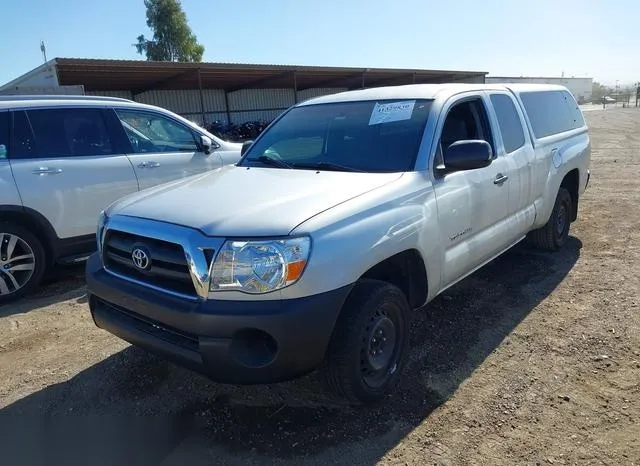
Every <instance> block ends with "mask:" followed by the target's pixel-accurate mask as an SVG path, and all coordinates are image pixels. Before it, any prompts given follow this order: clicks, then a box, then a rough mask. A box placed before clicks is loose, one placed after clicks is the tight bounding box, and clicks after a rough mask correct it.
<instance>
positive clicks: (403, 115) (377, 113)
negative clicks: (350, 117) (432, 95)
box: [369, 100, 416, 126]
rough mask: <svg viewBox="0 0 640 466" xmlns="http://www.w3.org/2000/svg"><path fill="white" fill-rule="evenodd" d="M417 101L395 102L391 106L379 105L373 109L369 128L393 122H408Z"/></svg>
mask: <svg viewBox="0 0 640 466" xmlns="http://www.w3.org/2000/svg"><path fill="white" fill-rule="evenodd" d="M415 104H416V101H415V100H405V101H403V102H393V103H391V104H378V103H376V106H375V107H373V112H371V118H370V119H369V126H371V125H378V124H380V123H390V122H392V121H401V120H408V119H409V118H411V114H412V113H413V106H414V105H415Z"/></svg>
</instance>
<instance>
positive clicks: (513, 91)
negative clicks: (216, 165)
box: [86, 84, 591, 403]
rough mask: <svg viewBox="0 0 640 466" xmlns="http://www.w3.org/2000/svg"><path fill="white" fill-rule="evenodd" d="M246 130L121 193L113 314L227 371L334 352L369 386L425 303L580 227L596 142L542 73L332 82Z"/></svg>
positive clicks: (104, 268) (133, 338) (144, 338)
mask: <svg viewBox="0 0 640 466" xmlns="http://www.w3.org/2000/svg"><path fill="white" fill-rule="evenodd" d="M244 148H245V150H246V152H244V155H243V157H242V159H241V160H240V162H239V163H238V164H237V165H235V166H227V167H223V168H222V169H220V170H217V171H215V172H211V173H207V174H204V175H199V176H196V177H191V178H189V179H187V180H180V181H176V182H174V183H172V184H171V185H170V186H169V185H165V186H163V187H160V188H153V189H150V190H148V191H146V192H145V193H138V194H133V195H130V196H127V197H126V198H123V199H120V200H119V201H117V202H115V203H114V204H113V205H111V206H110V207H109V208H108V209H106V210H105V212H104V213H103V214H102V216H101V220H100V221H99V225H98V242H99V247H98V252H96V253H95V254H94V255H92V256H91V258H90V259H89V261H88V262H87V266H86V270H87V274H86V276H87V285H88V290H89V306H90V309H91V313H92V316H93V319H94V321H95V323H96V325H98V326H99V327H101V328H104V329H106V330H108V331H109V332H111V333H113V334H115V335H117V336H119V337H121V338H123V339H125V340H127V341H129V342H131V343H133V344H136V345H139V346H140V347H143V348H147V349H149V350H151V351H154V352H158V353H161V354H164V355H165V356H167V357H168V358H171V359H173V360H174V361H177V362H179V363H180V364H183V365H185V366H187V367H190V368H193V369H195V370H197V371H200V372H203V373H204V374H206V375H208V376H209V377H211V378H212V379H214V380H218V381H221V382H227V383H245V384H251V383H267V382H276V381H282V380H287V379H290V378H294V377H297V376H300V375H302V374H305V373H307V372H309V371H312V370H314V369H316V368H322V371H323V373H324V374H325V376H326V380H327V382H328V384H329V386H330V387H332V388H333V389H334V390H335V391H336V392H337V393H338V394H340V395H342V396H344V397H345V398H346V399H347V400H349V401H351V402H354V403H368V402H373V401H376V400H378V399H380V398H382V397H384V396H386V395H387V394H388V393H390V392H391V390H392V389H393V388H394V386H395V385H396V383H397V382H398V380H399V378H400V375H401V374H402V370H403V368H404V366H405V363H406V361H407V354H408V348H409V322H410V319H411V314H412V310H413V309H417V308H421V307H422V306H424V305H425V304H426V303H428V302H429V301H431V300H432V299H433V298H434V297H435V296H437V295H438V294H439V293H441V292H442V291H444V290H445V289H447V288H449V287H451V286H452V285H453V284H455V283H456V282H458V281H460V280H462V279H463V278H464V277H466V276H468V275H469V274H471V273H472V272H474V271H475V270H477V269H478V268H479V267H482V266H483V265H484V264H486V263H487V262H489V261H491V260H492V259H494V258H495V257H497V256H498V255H500V254H502V253H503V252H504V251H506V250H507V249H509V248H511V247H512V246H514V245H515V244H516V243H518V242H520V241H521V240H523V239H525V238H526V237H527V236H528V237H529V238H530V239H531V241H532V243H533V244H534V245H535V246H537V247H538V248H540V249H543V250H547V251H555V250H558V249H560V248H562V247H563V246H564V245H565V244H566V242H567V238H568V235H569V228H570V224H571V223H572V222H573V221H575V220H576V218H577V215H578V205H579V200H580V196H581V195H582V193H583V192H584V190H585V188H586V186H587V183H588V180H589V163H590V157H591V147H590V141H589V134H588V129H587V126H586V124H585V121H584V118H583V115H582V113H581V111H580V109H579V108H578V105H577V103H576V101H575V100H574V98H573V96H572V95H571V93H570V92H569V91H568V90H567V89H566V88H564V87H560V86H551V85H524V84H518V85H509V86H507V85H504V86H500V85H471V84H467V85H464V84H459V85H455V84H451V85H410V86H399V87H388V88H374V89H367V90H359V91H351V92H345V93H339V94H334V95H329V96H324V97H318V98H315V99H311V100H308V101H306V102H303V103H299V104H297V105H296V106H294V107H293V108H291V109H289V110H288V111H286V112H284V113H283V114H282V115H281V116H280V117H279V118H278V119H276V120H275V122H274V123H273V124H272V125H271V126H269V127H268V128H267V129H266V130H265V131H264V132H262V133H261V134H260V136H259V137H258V138H257V139H256V140H255V142H253V143H248V144H246V145H245V146H244ZM231 189H233V190H234V191H233V192H234V195H233V196H229V195H228V192H229V190H231ZM192 199H198V200H201V199H205V200H206V202H201V203H200V204H201V208H198V209H185V208H183V207H182V206H184V204H185V203H187V202H189V201H190V200H192ZM422 338H429V335H423V336H422Z"/></svg>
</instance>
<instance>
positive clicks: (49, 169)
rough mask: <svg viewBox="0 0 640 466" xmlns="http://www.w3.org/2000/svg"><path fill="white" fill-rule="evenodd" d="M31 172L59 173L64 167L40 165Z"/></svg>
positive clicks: (37, 173)
mask: <svg viewBox="0 0 640 466" xmlns="http://www.w3.org/2000/svg"><path fill="white" fill-rule="evenodd" d="M31 173H33V174H34V175H58V174H60V173H62V168H49V167H40V168H38V169H37V170H33V171H32V172H31Z"/></svg>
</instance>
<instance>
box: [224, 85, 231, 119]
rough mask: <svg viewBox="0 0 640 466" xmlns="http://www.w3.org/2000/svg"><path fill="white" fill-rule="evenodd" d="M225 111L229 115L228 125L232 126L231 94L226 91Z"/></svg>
mask: <svg viewBox="0 0 640 466" xmlns="http://www.w3.org/2000/svg"><path fill="white" fill-rule="evenodd" d="M224 111H225V112H226V113H227V124H228V125H230V124H231V111H230V110H229V93H228V92H227V91H226V90H225V91H224Z"/></svg>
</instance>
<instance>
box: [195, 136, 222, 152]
mask: <svg viewBox="0 0 640 466" xmlns="http://www.w3.org/2000/svg"><path fill="white" fill-rule="evenodd" d="M200 147H202V152H204V153H205V154H210V153H211V150H212V149H217V148H218V147H220V146H218V144H216V143H215V142H213V141H212V140H211V138H210V137H209V136H205V135H204V134H202V135H200Z"/></svg>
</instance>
